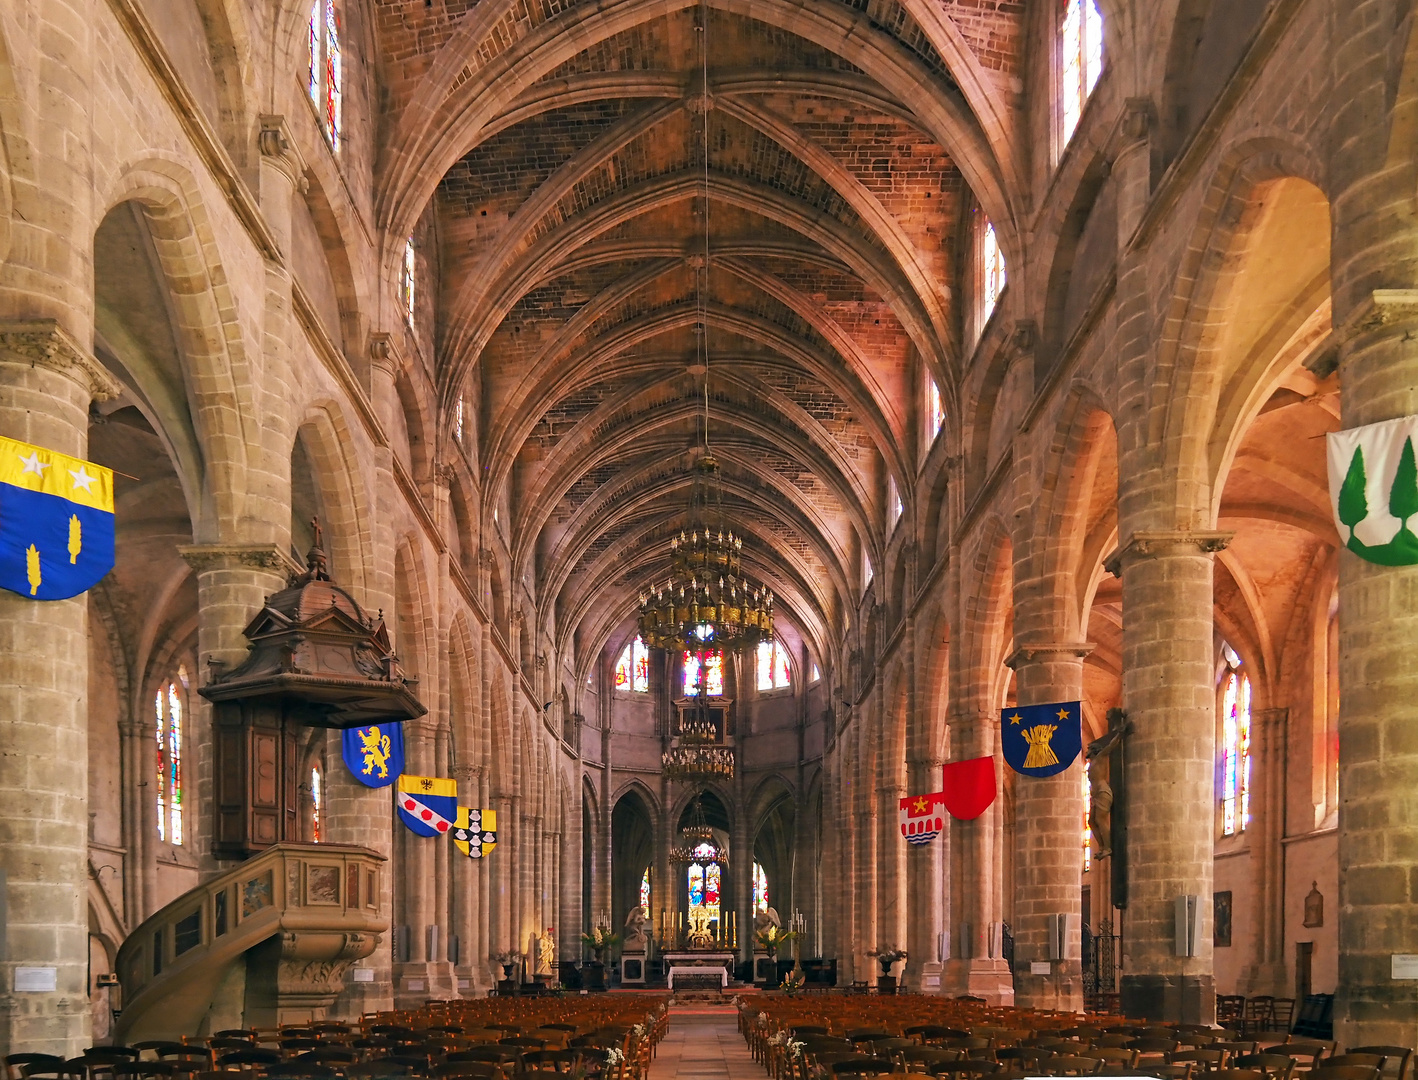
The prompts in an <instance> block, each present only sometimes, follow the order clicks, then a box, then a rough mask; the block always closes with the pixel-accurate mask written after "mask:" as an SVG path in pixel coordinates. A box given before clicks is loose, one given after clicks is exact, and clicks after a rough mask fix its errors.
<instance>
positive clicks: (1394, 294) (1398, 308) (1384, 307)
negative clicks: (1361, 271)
mask: <svg viewBox="0 0 1418 1080" xmlns="http://www.w3.org/2000/svg"><path fill="white" fill-rule="evenodd" d="M1415 325H1418V289H1375V290H1374V291H1373V292H1372V293H1370V294H1369V298H1368V299H1367V300H1366V301H1365V302H1364V303H1361V304H1360V305H1359V306H1358V307H1357V308H1355V310H1354V311H1352V312H1351V313H1350V315H1349V318H1347V319H1345V320H1344V325H1343V330H1342V332H1341V334H1340V336H1341V337H1342V338H1344V339H1345V340H1348V339H1350V338H1354V337H1357V336H1358V335H1359V334H1371V333H1374V332H1375V331H1377V330H1388V329H1401V328H1404V327H1411V326H1415Z"/></svg>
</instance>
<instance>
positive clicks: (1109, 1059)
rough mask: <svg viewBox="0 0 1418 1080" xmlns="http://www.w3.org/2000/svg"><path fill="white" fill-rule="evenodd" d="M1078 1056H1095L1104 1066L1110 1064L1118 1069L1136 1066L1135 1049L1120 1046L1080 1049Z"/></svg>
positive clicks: (1134, 1067)
mask: <svg viewBox="0 0 1418 1080" xmlns="http://www.w3.org/2000/svg"><path fill="white" fill-rule="evenodd" d="M1078 1056H1079V1057H1089V1058H1096V1059H1097V1060H1098V1061H1101V1062H1102V1063H1103V1067H1104V1068H1107V1067H1108V1066H1110V1065H1111V1066H1114V1067H1116V1068H1119V1069H1136V1068H1137V1051H1136V1050H1126V1049H1123V1048H1122V1047H1112V1046H1100V1047H1095V1048H1094V1049H1091V1050H1080V1051H1079V1052H1078Z"/></svg>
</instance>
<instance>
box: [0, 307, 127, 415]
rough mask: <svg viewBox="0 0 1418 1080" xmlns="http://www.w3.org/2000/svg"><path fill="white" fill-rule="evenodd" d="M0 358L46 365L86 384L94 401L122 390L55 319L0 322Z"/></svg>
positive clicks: (31, 364)
mask: <svg viewBox="0 0 1418 1080" xmlns="http://www.w3.org/2000/svg"><path fill="white" fill-rule="evenodd" d="M0 362H3V363H10V364H20V365H24V366H28V367H43V368H49V369H50V370H51V371H57V372H59V373H60V374H62V375H67V376H68V377H69V378H71V379H73V380H74V381H75V382H76V383H78V384H79V385H80V386H83V387H87V388H88V391H89V396H90V397H91V398H92V399H93V400H94V401H108V400H110V399H112V398H116V397H118V395H119V394H121V393H123V385H122V383H120V382H119V381H118V380H117V379H116V378H114V377H113V375H111V374H110V373H109V371H108V369H107V368H105V367H104V366H103V365H102V364H100V363H99V362H98V360H96V359H95V358H94V357H93V356H92V355H91V354H90V353H89V351H88V350H87V349H85V348H83V347H82V346H80V345H79V343H78V342H77V341H75V340H74V339H73V338H72V337H70V336H69V333H68V331H66V330H65V329H64V328H63V327H62V326H60V325H59V323H58V322H56V321H55V320H54V319H26V320H20V321H16V322H0Z"/></svg>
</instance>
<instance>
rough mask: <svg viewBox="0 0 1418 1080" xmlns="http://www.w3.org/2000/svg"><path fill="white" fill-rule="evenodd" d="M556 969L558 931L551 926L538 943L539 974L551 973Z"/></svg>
mask: <svg viewBox="0 0 1418 1080" xmlns="http://www.w3.org/2000/svg"><path fill="white" fill-rule="evenodd" d="M555 970H556V931H555V930H553V929H552V928H551V927H550V926H548V927H547V932H546V933H545V934H543V935H542V937H541V940H540V941H539V942H538V943H537V974H538V975H550V974H551V973H552V972H553V971H555Z"/></svg>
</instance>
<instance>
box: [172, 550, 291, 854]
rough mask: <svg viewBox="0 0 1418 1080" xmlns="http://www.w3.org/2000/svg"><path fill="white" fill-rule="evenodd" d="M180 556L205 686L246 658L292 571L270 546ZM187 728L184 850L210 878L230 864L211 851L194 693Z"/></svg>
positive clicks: (211, 783) (210, 778) (207, 782)
mask: <svg viewBox="0 0 1418 1080" xmlns="http://www.w3.org/2000/svg"><path fill="white" fill-rule="evenodd" d="M177 550H178V552H179V554H181V555H182V557H183V559H185V560H186V562H187V565H188V566H190V567H191V568H192V569H193V570H194V571H196V574H197V671H196V673H195V681H196V683H197V684H198V685H199V686H205V685H206V684H207V683H208V682H210V681H211V679H212V678H213V676H214V674H215V672H214V670H213V665H214V664H215V665H216V666H217V669H218V670H230V669H231V668H232V667H235V666H236V665H237V664H239V663H241V661H242V660H244V659H245V658H246V651H247V649H246V647H247V644H248V642H247V640H246V636H245V635H244V634H243V633H242V631H243V630H245V629H246V627H247V625H248V624H249V623H250V622H251V620H252V618H253V617H254V616H255V615H256V613H257V612H258V611H260V610H261V608H262V607H263V606H264V605H265V603H266V597H268V596H270V595H271V594H273V593H276V592H279V591H280V590H281V589H284V588H285V587H286V580H287V575H288V573H289V572H290V571H291V570H292V569H294V567H293V566H292V565H291V564H290V562H289V560H288V559H287V558H286V557H285V556H284V555H283V554H282V552H281V549H280V548H279V547H278V546H276V545H274V544H261V543H255V544H239V543H238V544H188V545H183V546H180V547H178V549H177ZM188 700H189V702H190V703H191V708H190V709H189V712H190V714H191V715H190V716H189V717H188V720H189V723H190V725H191V727H190V730H189V732H188V735H187V745H188V747H189V750H188V759H189V762H190V765H191V767H192V773H191V775H192V776H193V778H194V780H195V783H194V785H193V787H194V789H195V792H196V799H195V805H196V808H197V813H196V815H195V820H193V822H192V827H191V829H190V830H189V833H190V835H189V837H188V841H187V842H188V847H189V850H191V852H192V854H193V855H194V856H195V858H196V860H197V866H198V870H199V872H200V873H201V875H202V876H203V877H204V878H206V877H211V876H213V875H215V874H218V873H221V872H222V871H223V870H224V869H225V868H226V867H227V866H229V865H230V862H229V860H218V859H217V857H216V855H215V854H214V853H213V850H212V832H213V827H214V823H215V821H216V801H215V800H216V776H215V774H214V764H215V758H214V755H213V739H212V706H211V705H210V704H209V703H208V702H207V701H206V700H205V699H204V698H202V697H200V696H198V695H197V694H192V695H190V696H189V698H188Z"/></svg>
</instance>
